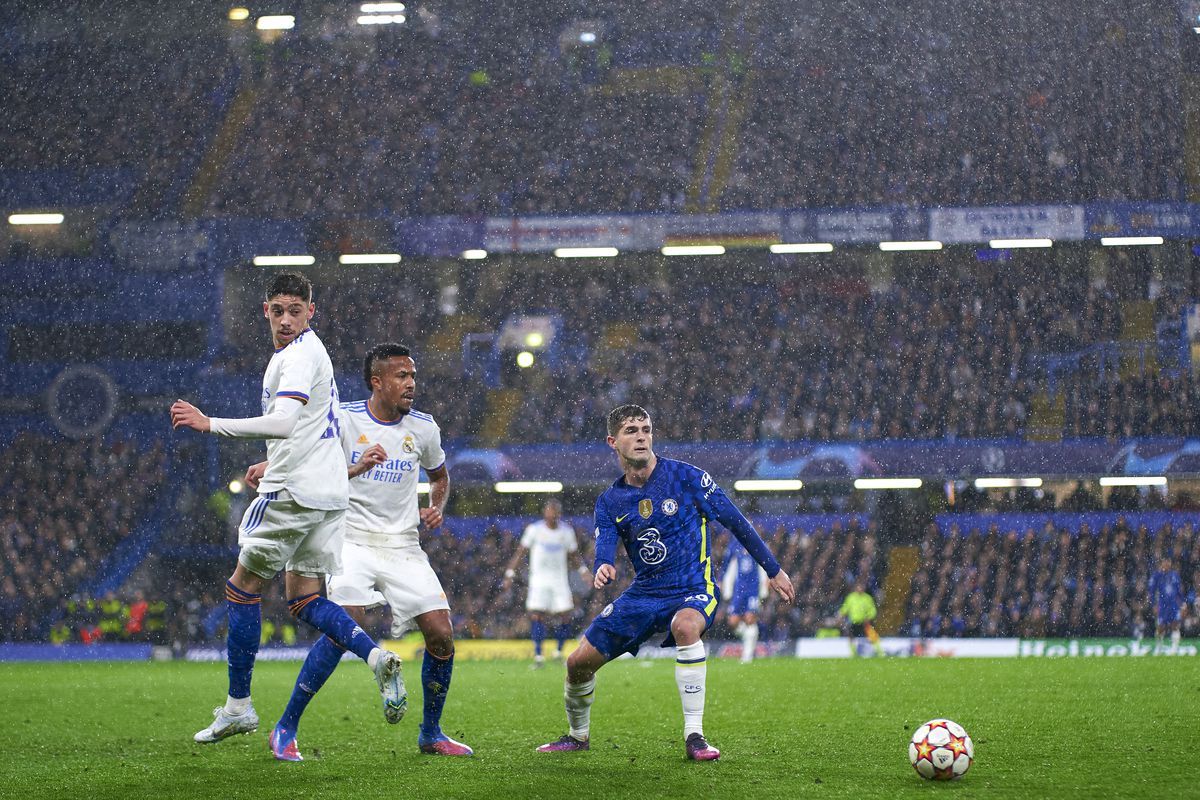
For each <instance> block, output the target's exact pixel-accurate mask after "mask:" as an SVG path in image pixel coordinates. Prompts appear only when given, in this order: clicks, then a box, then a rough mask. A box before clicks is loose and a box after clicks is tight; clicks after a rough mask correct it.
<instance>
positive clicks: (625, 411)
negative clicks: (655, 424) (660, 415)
mask: <svg viewBox="0 0 1200 800" xmlns="http://www.w3.org/2000/svg"><path fill="white" fill-rule="evenodd" d="M627 419H650V412H648V411H646V409H644V408H642V407H641V406H635V405H634V404H633V403H626V404H625V405H623V406H617V407H616V408H614V409H613V410H612V411H610V412H608V435H609V436H616V435H617V431H619V430H621V424H622V423H624V422H625V420H627Z"/></svg>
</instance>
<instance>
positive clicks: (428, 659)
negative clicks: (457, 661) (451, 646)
mask: <svg viewBox="0 0 1200 800" xmlns="http://www.w3.org/2000/svg"><path fill="white" fill-rule="evenodd" d="M452 672H454V653H451V654H450V655H449V657H447V658H438V657H437V656H435V655H433V654H432V653H430V652H429V651H428V650H426V651H425V660H424V661H423V662H421V686H422V687H423V689H424V692H423V694H424V700H425V716H424V719H423V720H422V721H421V738H422V739H434V738H436V737H438V736H440V735H441V733H442V707H443V706H445V705H446V693H447V692H449V691H450V674H451V673H452Z"/></svg>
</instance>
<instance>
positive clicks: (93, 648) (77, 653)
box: [0, 642, 153, 662]
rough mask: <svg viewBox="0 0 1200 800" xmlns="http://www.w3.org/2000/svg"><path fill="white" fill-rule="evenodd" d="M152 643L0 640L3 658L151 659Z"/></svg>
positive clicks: (6, 659) (16, 659)
mask: <svg viewBox="0 0 1200 800" xmlns="http://www.w3.org/2000/svg"><path fill="white" fill-rule="evenodd" d="M152 652H153V648H152V647H151V646H150V645H148V644H128V643H122V642H107V643H106V642H100V643H98V644H25V643H19V642H18V643H14V642H5V643H0V662H3V661H149V660H150V655H151V653H152Z"/></svg>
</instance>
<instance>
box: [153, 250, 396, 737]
mask: <svg viewBox="0 0 1200 800" xmlns="http://www.w3.org/2000/svg"><path fill="white" fill-rule="evenodd" d="M315 313H316V306H315V305H313V302H312V284H311V283H310V282H309V280H308V279H307V278H305V277H304V276H303V275H300V274H298V273H294V272H284V273H280V274H278V275H276V276H275V277H274V278H272V279H271V282H270V283H269V284H268V286H267V292H266V300H265V301H264V302H263V316H264V317H266V319H267V321H268V322H269V324H270V329H271V338H272V343H273V345H274V347H275V354H274V355H273V356H272V357H271V361H270V363H268V365H267V370H266V374H265V375H264V377H263V390H262V411H263V414H262V416H260V417H251V418H248V419H220V418H217V417H212V418H209V417H207V416H205V415H204V414H203V413H201V412H200V410H199V409H198V408H196V407H195V406H193V405H192V404H191V403H187V402H184V401H183V400H176V401H175V403H174V404H172V406H171V424H172V426H173V427H174V428H177V429H178V428H191V429H192V430H195V431H200V432H201V433H212V434H215V435H218V436H230V437H239V438H250V439H266V440H267V459H268V461H269V463H270V469H267V470H266V471H265V474H263V475H262V476H261V480H259V481H257V484H258V498H257V499H256V500H255V501H254V502H252V503H251V504H250V506H249V507H248V508H247V509H246V513H245V516H244V517H243V518H242V523H241V526H240V527H239V529H238V544H239V545H240V546H241V551H240V553H239V554H238V563H237V567H236V568H235V569H234V571H233V575H232V576H231V577H230V578H229V580H228V581H227V582H226V584H225V599H226V602H227V606H228V614H229V626H228V635H227V636H228V638H227V652H228V657H229V695H228V697H227V698H226V700H225V705H224V706H223V707H221V708H218V709H216V710H215V711H214V712H213V713H214V717H215V718H214V720H213V722H212V724H211V725H209V726H208V727H207V728H205V729H204V730H202V731H199V732H198V733H197V734H196V735H195V737H194V738H195V740H196V741H197V742H201V743H210V742H217V741H220V740H221V739H224V738H226V737H227V736H232V735H233V734H237V733H251V732H252V731H255V730H257V729H258V714H257V713H255V711H254V705H253V703H252V702H251V700H250V678H251V675H252V674H253V671H254V660H255V656H256V655H257V654H258V645H259V638H260V636H261V631H262V591H263V589H264V588H265V587H266V586H267V584H268V583H270V581H271V580H272V579H273V578H274V577H275V575H277V574H278V573H279V572H280V571H284V572H285V575H284V586H285V589H286V591H287V597H288V598H289V600H288V608H289V610H290V611H291V613H292V614H293V615H294V616H296V617H297V618H299V619H301V620H303V621H304V622H307V623H308V624H309V625H312V626H313V627H314V628H316V629H317V630H319V631H321V632H322V633H324V634H325V635H326V636H327V637H329V638H330V639H332V640H333V641H335V642H337V643H338V646H339V647H341V648H343V649H346V650H350V651H352V652H353V653H354V654H355V655H357V656H358V657H359V658H361V659H363V660H364V661H366V662H367V664H368V665H369V666H370V667H371V669H372V670H373V671H374V673H375V679H376V682H377V683H378V684H379V689H380V692H381V693H382V694H383V703H384V716H385V718H386V719H387V720H388V722H399V717H398V716H397V715H396V709H397V707H398V703H399V702H400V700H401V699H402V698H401V695H402V692H403V685H402V684H401V683H400V659H399V658H397V657H396V655H395V654H394V653H389V652H387V651H386V650H384V649H382V648H380V647H379V646H378V645H377V644H375V642H374V641H373V640H372V639H371V637H370V636H368V635H367V634H366V633H365V632H364V631H363V629H362V628H360V627H359V626H358V625H357V624H355V622H354V620H353V619H351V618H350V617H349V616H348V615H347V614H346V612H345V611H343V610H342V608H341V607H340V606H338V605H337V604H336V603H332V602H330V601H329V600H326V599H325V598H323V597H321V594H320V592H321V581H322V580H323V578H324V576H325V575H326V574H327V573H336V572H339V571H340V569H341V547H342V521H343V517H344V516H345V514H346V507H347V505H348V492H347V479H346V459H345V456H344V455H342V452H341V448H340V447H339V444H338V422H337V414H336V410H337V399H338V397H337V385H336V384H335V383H334V378H333V365H332V364H331V363H330V361H329V355H328V353H326V351H325V345H323V344H322V343H321V340H320V339H319V338H317V334H316V333H315V332H314V331H313V330H312V329H311V328H309V327H308V324H309V321H310V320H311V319H312V316H313V314H315Z"/></svg>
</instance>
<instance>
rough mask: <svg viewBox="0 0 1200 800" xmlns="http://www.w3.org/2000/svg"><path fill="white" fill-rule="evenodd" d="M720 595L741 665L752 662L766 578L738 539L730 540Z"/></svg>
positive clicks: (764, 597) (756, 643) (764, 595)
mask: <svg viewBox="0 0 1200 800" xmlns="http://www.w3.org/2000/svg"><path fill="white" fill-rule="evenodd" d="M721 595H722V596H723V599H724V600H725V601H726V602H727V603H728V605H727V606H726V608H725V621H726V623H727V624H728V625H729V627H731V628H733V631H734V633H736V634H737V635H738V638H739V639H741V640H742V658H741V661H742V663H743V664H749V663H750V662H751V661H753V660H754V650H755V648H757V647H758V608H759V604H760V603H761V601H763V600H765V599H766V598H767V575H766V573H765V572H763V568H762V567H760V566H759V565H758V562H756V561H755V560H754V556H752V555H750V553H748V552H747V551H746V548H745V547H744V546H743V545H742V543H741V542H739V541H738V540H737V539H732V538H731V539H730V540H729V549H728V550H727V551H726V553H725V577H724V579H722V581H721Z"/></svg>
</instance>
